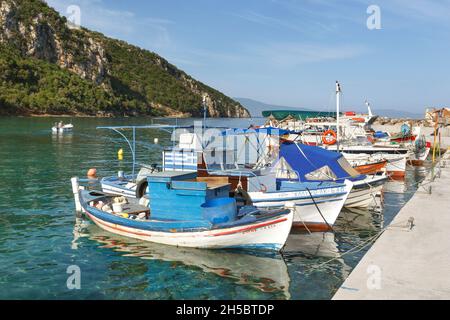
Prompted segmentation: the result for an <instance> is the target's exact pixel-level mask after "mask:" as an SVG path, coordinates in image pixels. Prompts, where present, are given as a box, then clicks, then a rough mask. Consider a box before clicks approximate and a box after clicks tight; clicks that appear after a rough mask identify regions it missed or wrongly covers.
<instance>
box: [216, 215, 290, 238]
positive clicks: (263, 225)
mask: <svg viewBox="0 0 450 320" xmlns="http://www.w3.org/2000/svg"><path fill="white" fill-rule="evenodd" d="M286 220H287V218H281V219H278V220H275V221H270V222H266V223H261V224H258V225H256V226H251V227H246V228H242V229H238V230H233V231H225V232H220V233H216V234H214V235H213V236H215V237H216V236H224V235H229V234H234V233H239V232H245V231H250V230H256V229H259V228H262V227H266V226H270V225H272V224H276V223H280V222H284V221H286Z"/></svg>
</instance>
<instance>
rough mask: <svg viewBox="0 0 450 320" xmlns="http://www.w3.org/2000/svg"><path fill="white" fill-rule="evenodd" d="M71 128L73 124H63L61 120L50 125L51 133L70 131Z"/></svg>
mask: <svg viewBox="0 0 450 320" xmlns="http://www.w3.org/2000/svg"><path fill="white" fill-rule="evenodd" d="M72 130H73V124H71V123H69V124H63V123H62V122H60V123H58V124H55V125H54V126H53V127H52V132H53V133H64V132H72Z"/></svg>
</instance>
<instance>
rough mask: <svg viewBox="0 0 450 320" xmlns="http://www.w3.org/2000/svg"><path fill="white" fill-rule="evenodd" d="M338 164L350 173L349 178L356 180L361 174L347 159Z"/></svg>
mask: <svg viewBox="0 0 450 320" xmlns="http://www.w3.org/2000/svg"><path fill="white" fill-rule="evenodd" d="M337 162H338V164H339V165H340V166H341V168H342V169H343V170H344V171H345V172H347V173H348V175H349V177H351V178H355V177H357V176H359V172H358V171H356V170H355V169H354V168H353V167H352V165H351V164H350V163H349V162H348V161H347V159H345V158H344V157H341V158H340V159H339V160H338V161H337Z"/></svg>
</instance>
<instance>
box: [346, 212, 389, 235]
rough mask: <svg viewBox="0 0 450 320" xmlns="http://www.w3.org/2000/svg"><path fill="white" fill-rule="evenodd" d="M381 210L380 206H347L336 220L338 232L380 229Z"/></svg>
mask: <svg viewBox="0 0 450 320" xmlns="http://www.w3.org/2000/svg"><path fill="white" fill-rule="evenodd" d="M381 210H382V208H381V207H377V208H375V209H372V210H369V209H367V208H365V209H364V208H347V209H344V210H342V212H341V214H340V216H339V221H338V228H339V232H345V231H350V232H356V231H362V232H364V231H367V232H376V231H380V230H381V229H382V228H383V224H384V222H383V214H382V212H381Z"/></svg>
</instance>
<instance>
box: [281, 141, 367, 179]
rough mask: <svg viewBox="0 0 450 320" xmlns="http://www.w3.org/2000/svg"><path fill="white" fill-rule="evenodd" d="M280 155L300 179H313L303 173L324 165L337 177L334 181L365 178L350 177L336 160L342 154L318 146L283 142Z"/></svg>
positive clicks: (360, 176) (361, 176)
mask: <svg viewBox="0 0 450 320" xmlns="http://www.w3.org/2000/svg"><path fill="white" fill-rule="evenodd" d="M281 157H283V158H284V159H285V160H286V162H287V163H288V164H289V165H290V166H291V167H292V169H293V170H295V171H296V172H297V173H298V175H299V180H300V181H314V180H311V179H307V178H306V177H305V175H307V174H309V173H311V172H313V171H316V170H317V169H320V168H322V167H324V166H328V167H329V168H330V169H331V170H332V171H333V173H334V174H335V175H336V177H337V180H336V181H339V182H342V181H343V180H345V179H349V180H351V181H358V180H362V179H365V178H366V176H365V175H355V176H353V177H350V175H349V173H348V172H347V171H345V170H344V168H343V167H342V166H341V165H340V164H339V162H338V160H339V159H340V158H342V154H340V153H338V152H333V151H329V150H325V149H323V148H320V147H315V146H308V145H304V144H296V143H291V142H285V143H283V144H282V145H281V148H280V158H281ZM330 180H331V179H330Z"/></svg>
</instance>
